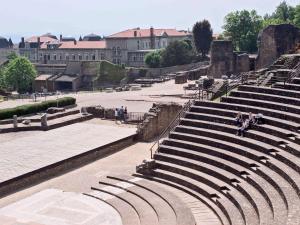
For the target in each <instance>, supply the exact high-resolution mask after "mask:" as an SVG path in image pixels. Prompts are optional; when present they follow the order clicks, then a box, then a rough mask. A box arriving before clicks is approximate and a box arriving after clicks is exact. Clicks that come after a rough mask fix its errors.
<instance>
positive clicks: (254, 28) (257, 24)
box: [223, 10, 263, 52]
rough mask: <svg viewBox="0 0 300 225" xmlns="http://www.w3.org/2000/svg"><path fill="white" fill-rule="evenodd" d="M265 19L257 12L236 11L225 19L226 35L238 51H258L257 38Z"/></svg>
mask: <svg viewBox="0 0 300 225" xmlns="http://www.w3.org/2000/svg"><path fill="white" fill-rule="evenodd" d="M262 25H263V19H262V17H261V16H259V15H258V14H257V12H256V11H255V10H252V11H247V10H242V11H236V12H232V13H229V14H228V15H227V16H226V17H225V24H224V26H223V28H224V30H225V32H224V35H225V36H226V37H228V38H230V39H231V40H232V43H233V46H234V48H235V50H237V51H247V52H255V51H257V43H256V41H257V36H258V33H259V31H260V30H261V29H262Z"/></svg>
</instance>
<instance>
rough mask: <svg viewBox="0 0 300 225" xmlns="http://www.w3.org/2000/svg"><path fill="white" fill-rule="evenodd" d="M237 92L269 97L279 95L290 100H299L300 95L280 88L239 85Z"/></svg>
mask: <svg viewBox="0 0 300 225" xmlns="http://www.w3.org/2000/svg"><path fill="white" fill-rule="evenodd" d="M238 90H239V91H246V92H254V93H255V92H256V93H264V94H271V95H279V96H286V97H291V98H300V93H299V92H297V91H292V90H285V89H280V88H271V87H258V86H250V85H241V86H239V87H238Z"/></svg>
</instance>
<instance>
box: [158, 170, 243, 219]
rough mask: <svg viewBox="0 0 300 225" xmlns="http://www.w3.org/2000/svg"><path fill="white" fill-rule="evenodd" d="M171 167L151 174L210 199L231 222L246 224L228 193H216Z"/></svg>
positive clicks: (241, 213)
mask: <svg viewBox="0 0 300 225" xmlns="http://www.w3.org/2000/svg"><path fill="white" fill-rule="evenodd" d="M172 168H173V167H171V168H169V169H170V170H166V169H167V168H164V169H155V170H154V171H153V176H155V177H159V178H162V179H165V180H168V181H172V182H174V183H178V184H180V185H182V186H185V187H187V188H188V189H191V190H193V191H196V192H197V193H198V194H200V195H202V196H204V197H205V198H208V199H210V201H211V202H213V203H215V204H216V205H217V206H218V207H219V208H220V209H221V210H222V211H223V212H224V213H227V214H228V215H229V218H230V219H231V223H232V224H240V225H242V224H244V225H246V221H245V217H244V214H243V212H242V211H240V209H238V208H237V206H236V205H234V204H233V203H232V201H230V200H229V198H230V197H228V195H227V196H225V195H224V194H222V195H218V194H217V193H216V191H214V189H212V188H210V187H209V186H207V185H205V184H203V183H201V182H199V181H197V180H195V179H192V178H189V177H187V176H185V175H182V174H179V173H178V172H183V173H184V170H177V171H176V172H172V171H171V169H172ZM231 200H232V199H231ZM236 204H238V203H236Z"/></svg>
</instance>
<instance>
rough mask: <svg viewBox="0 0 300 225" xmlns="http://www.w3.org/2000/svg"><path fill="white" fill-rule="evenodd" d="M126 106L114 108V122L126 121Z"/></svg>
mask: <svg viewBox="0 0 300 225" xmlns="http://www.w3.org/2000/svg"><path fill="white" fill-rule="evenodd" d="M127 114H128V112H127V107H125V108H124V107H123V106H122V107H121V108H116V109H115V119H116V122H117V121H121V122H122V121H123V122H124V123H125V122H126V121H127Z"/></svg>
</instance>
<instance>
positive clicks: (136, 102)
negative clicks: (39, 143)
mask: <svg viewBox="0 0 300 225" xmlns="http://www.w3.org/2000/svg"><path fill="white" fill-rule="evenodd" d="M184 85H187V84H174V80H170V81H167V82H164V83H157V84H154V85H153V86H152V87H148V88H143V89H142V90H140V91H125V92H112V93H105V92H86V93H83V92H80V93H78V94H68V95H64V96H71V97H75V98H76V100H77V101H76V102H77V104H78V106H79V107H82V106H91V105H101V106H103V107H105V108H115V107H121V106H122V105H123V106H127V108H128V110H129V112H148V110H149V109H150V108H151V106H152V104H153V103H154V102H177V103H181V104H182V103H185V102H186V101H187V100H186V99H184V98H180V97H179V96H180V95H184V94H185V93H194V92H195V91H187V92H185V91H184V89H183V86H184ZM59 97H62V96H59ZM56 98H57V97H56V96H51V97H47V99H56ZM38 100H39V101H44V100H45V98H38ZM33 103H34V102H32V100H28V99H23V100H10V101H4V102H1V103H0V109H1V108H8V107H15V106H17V105H22V104H33Z"/></svg>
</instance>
